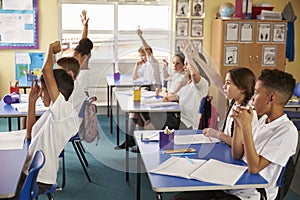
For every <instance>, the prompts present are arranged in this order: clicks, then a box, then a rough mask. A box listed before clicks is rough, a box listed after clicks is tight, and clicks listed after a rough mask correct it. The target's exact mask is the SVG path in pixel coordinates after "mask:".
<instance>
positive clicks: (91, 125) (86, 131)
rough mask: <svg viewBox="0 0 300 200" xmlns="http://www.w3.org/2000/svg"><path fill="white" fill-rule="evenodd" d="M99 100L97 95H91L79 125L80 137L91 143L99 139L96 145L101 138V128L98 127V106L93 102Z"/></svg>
mask: <svg viewBox="0 0 300 200" xmlns="http://www.w3.org/2000/svg"><path fill="white" fill-rule="evenodd" d="M96 100H97V97H90V98H89V99H88V100H85V101H86V102H85V104H84V105H85V108H84V106H83V108H82V109H84V115H83V120H82V123H81V125H80V127H79V135H80V139H81V140H84V141H85V142H88V143H91V142H93V141H94V140H95V139H97V142H96V145H98V141H99V139H100V135H99V129H98V120H97V117H96V114H97V106H96V105H95V104H94V103H93V102H94V101H96Z"/></svg>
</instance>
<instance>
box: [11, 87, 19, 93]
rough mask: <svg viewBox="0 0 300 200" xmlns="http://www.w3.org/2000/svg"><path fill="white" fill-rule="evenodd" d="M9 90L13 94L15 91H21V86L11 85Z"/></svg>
mask: <svg viewBox="0 0 300 200" xmlns="http://www.w3.org/2000/svg"><path fill="white" fill-rule="evenodd" d="M9 92H10V93H11V94H12V93H14V92H17V93H19V92H20V88H19V86H15V87H14V86H10V87H9Z"/></svg>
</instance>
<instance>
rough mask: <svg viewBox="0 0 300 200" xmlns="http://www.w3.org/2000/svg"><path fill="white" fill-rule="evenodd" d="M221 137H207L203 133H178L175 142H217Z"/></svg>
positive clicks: (178, 143) (179, 143)
mask: <svg viewBox="0 0 300 200" xmlns="http://www.w3.org/2000/svg"><path fill="white" fill-rule="evenodd" d="M217 142H220V140H219V139H217V138H213V137H207V136H205V135H203V134H192V135H176V136H175V138H174V144H177V145H183V144H203V143H217Z"/></svg>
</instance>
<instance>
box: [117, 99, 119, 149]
mask: <svg viewBox="0 0 300 200" xmlns="http://www.w3.org/2000/svg"><path fill="white" fill-rule="evenodd" d="M119 109H120V105H119V102H118V101H117V145H119V143H120V127H119V124H120V116H119V115H120V113H119Z"/></svg>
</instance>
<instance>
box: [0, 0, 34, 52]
mask: <svg viewBox="0 0 300 200" xmlns="http://www.w3.org/2000/svg"><path fill="white" fill-rule="evenodd" d="M37 48H38V0H0V49H37Z"/></svg>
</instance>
